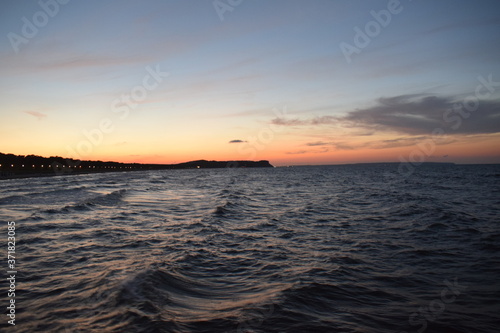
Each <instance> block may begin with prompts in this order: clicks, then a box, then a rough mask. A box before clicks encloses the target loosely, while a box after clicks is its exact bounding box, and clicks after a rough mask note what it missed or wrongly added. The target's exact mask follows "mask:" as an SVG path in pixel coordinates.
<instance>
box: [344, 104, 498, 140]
mask: <svg viewBox="0 0 500 333" xmlns="http://www.w3.org/2000/svg"><path fill="white" fill-rule="evenodd" d="M466 100H468V99H467V98H466V99H465V100H464V99H463V98H462V99H460V98H456V97H455V98H452V97H438V96H422V95H402V96H395V97H390V98H380V99H379V100H378V101H377V104H376V105H374V106H373V107H370V108H366V109H361V110H356V111H351V112H349V113H348V114H347V115H346V116H344V117H339V118H338V120H339V121H341V122H345V123H347V124H348V125H349V126H352V127H364V128H369V129H373V130H385V131H387V130H389V131H396V132H400V133H405V134H410V135H422V134H429V133H432V131H433V130H434V129H436V128H442V129H443V130H445V131H446V132H447V134H485V133H497V132H500V101H499V100H482V101H478V103H477V108H470V107H469V109H470V110H471V111H467V108H466V107H464V105H463V102H464V101H466ZM471 100H472V99H471ZM471 105H472V104H471ZM474 109H475V110H474ZM472 110H474V111H472Z"/></svg>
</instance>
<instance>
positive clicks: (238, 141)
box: [229, 139, 247, 143]
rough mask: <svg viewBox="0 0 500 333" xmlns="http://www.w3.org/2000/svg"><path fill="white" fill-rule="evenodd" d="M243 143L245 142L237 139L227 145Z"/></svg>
mask: <svg viewBox="0 0 500 333" xmlns="http://www.w3.org/2000/svg"><path fill="white" fill-rule="evenodd" d="M244 142H247V141H245V140H239V139H236V140H231V141H229V143H244Z"/></svg>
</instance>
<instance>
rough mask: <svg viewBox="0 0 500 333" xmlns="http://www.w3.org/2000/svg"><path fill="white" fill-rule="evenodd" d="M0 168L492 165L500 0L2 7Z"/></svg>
mask: <svg viewBox="0 0 500 333" xmlns="http://www.w3.org/2000/svg"><path fill="white" fill-rule="evenodd" d="M0 35H1V38H0V74H1V76H0V152H3V153H13V154H19V155H28V154H36V155H41V156H45V157H48V156H63V157H71V158H78V159H84V160H105V161H119V162H139V163H180V162H185V161H190V160H198V159H207V160H269V161H270V162H271V163H272V164H274V165H278V166H279V165H304V164H344V163H362V162H405V161H408V162H410V163H416V164H418V163H420V162H455V163H500V145H499V143H500V2H498V1H497V0H490V1H488V0H478V1H468V0H467V1H465V0H454V1H451V0H441V1H436V0H401V1H398V0H385V1H378V0H374V1H361V0H349V1H347V0H344V1H342V0H338V1H336V0H307V1H306V0H215V1H214V0H196V1H195V0H184V1H170V0H165V1H160V0H148V1H129V0H123V1H111V0H109V1H102V0H101V1H97V0H88V1H76V0H40V1H17V0H4V1H1V2H0Z"/></svg>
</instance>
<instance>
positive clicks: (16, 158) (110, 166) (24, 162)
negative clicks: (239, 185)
mask: <svg viewBox="0 0 500 333" xmlns="http://www.w3.org/2000/svg"><path fill="white" fill-rule="evenodd" d="M272 167H273V165H271V163H269V161H266V160H261V161H207V160H197V161H190V162H184V163H177V164H142V163H120V162H103V161H84V160H75V159H71V158H63V157H59V156H51V157H42V156H37V155H25V156H24V155H14V154H3V153H0V179H12V178H28V177H45V176H57V175H71V174H87V173H97V172H99V173H101V172H121V171H141V170H143V171H144V170H164V169H214V168H272Z"/></svg>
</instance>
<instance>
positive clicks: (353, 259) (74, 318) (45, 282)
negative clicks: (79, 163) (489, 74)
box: [0, 165, 500, 332]
mask: <svg viewBox="0 0 500 333" xmlns="http://www.w3.org/2000/svg"><path fill="white" fill-rule="evenodd" d="M396 169H397V166H394V165H393V166H390V165H389V166H383V165H380V166H351V167H347V166H345V167H342V166H337V167H302V168H276V169H244V170H243V169H241V170H240V169H229V170H228V169H223V170H222V169H219V170H170V171H169V170H165V171H154V172H129V173H110V174H89V175H77V176H64V177H52V178H39V179H17V180H8V181H2V182H0V216H1V218H2V220H4V221H8V220H15V221H16V224H17V232H18V235H17V236H18V238H19V241H18V242H19V243H18V246H17V251H18V256H19V257H18V266H19V267H18V270H19V272H20V273H19V276H20V278H19V282H18V289H19V290H18V291H19V293H18V294H17V302H18V304H19V307H18V312H17V317H16V320H17V325H16V326H17V327H16V328H17V331H18V332H35V331H40V332H42V331H43V332H64V331H68V332H78V331H81V332H237V331H240V332H244V330H252V331H254V332H281V331H283V332H307V331H317V332H322V331H324V332H331V331H338V332H372V331H379V332H398V331H400V330H413V331H415V330H417V329H418V328H419V327H420V326H415V327H410V326H409V323H408V318H409V316H410V315H411V314H412V313H414V312H415V311H416V310H417V309H418V306H419V305H425V304H428V303H429V302H430V301H432V300H433V299H435V298H436V293H439V291H440V289H441V288H442V285H443V280H445V279H448V280H452V279H453V278H455V277H458V279H459V280H460V281H463V283H464V284H467V285H468V286H469V288H468V291H467V293H464V294H462V295H460V297H458V299H457V301H456V302H455V303H453V304H451V305H448V306H447V308H446V311H444V312H443V313H442V314H440V316H439V318H437V319H436V320H435V321H432V322H430V321H429V322H428V325H429V328H428V329H427V331H428V332H431V331H445V330H447V329H448V330H451V329H455V330H456V331H457V332H460V331H464V332H465V331H470V330H471V328H472V327H474V331H475V332H488V331H491V330H490V329H492V328H493V327H494V324H493V323H494V322H495V320H496V319H498V318H497V314H496V313H498V312H496V311H495V308H494V307H488V306H486V305H487V304H491V302H494V301H495V299H496V300H498V296H499V295H498V291H495V290H494V288H493V287H490V288H489V287H488V286H494V285H495V283H496V279H497V276H498V273H499V271H498V268H497V267H498V265H497V263H498V262H499V259H500V255H499V252H500V245H499V244H500V235H499V232H498V228H497V226H496V223H497V222H498V216H499V215H500V214H499V210H498V208H496V207H500V205H498V204H499V203H500V196H499V193H500V190H499V187H500V185H499V182H498V179H499V178H498V177H499V176H498V175H499V174H500V171H499V167H498V166H496V167H495V166H477V167H466V166H447V167H444V166H443V167H434V168H430V167H427V166H423V167H422V168H421V169H419V171H418V172H417V173H416V174H415V175H414V176H412V177H411V178H398V177H393V178H391V179H396V181H395V182H388V181H387V179H386V178H384V177H381V175H382V174H384V173H387V172H389V173H391V172H392V173H393V174H394V175H396V176H397V174H396ZM2 232H5V225H3V226H2ZM478 309H480V311H479V310H478ZM470 313H474V315H470Z"/></svg>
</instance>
